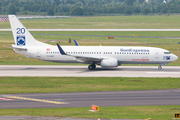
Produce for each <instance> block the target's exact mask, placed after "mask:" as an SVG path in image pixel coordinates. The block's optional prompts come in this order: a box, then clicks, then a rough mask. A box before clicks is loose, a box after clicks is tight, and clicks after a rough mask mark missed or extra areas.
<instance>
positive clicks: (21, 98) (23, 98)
mask: <svg viewBox="0 0 180 120" xmlns="http://www.w3.org/2000/svg"><path fill="white" fill-rule="evenodd" d="M5 97H8V98H16V99H20V100H30V101H38V102H46V103H53V104H68V103H67V102H57V101H50V100H44V99H33V98H26V97H18V96H5Z"/></svg>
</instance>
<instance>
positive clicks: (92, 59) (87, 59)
mask: <svg viewBox="0 0 180 120" xmlns="http://www.w3.org/2000/svg"><path fill="white" fill-rule="evenodd" d="M57 46H58V49H59V51H60V53H61V54H62V55H68V56H72V57H75V58H76V59H77V60H79V61H101V60H102V59H103V58H101V57H90V56H80V55H70V54H67V53H65V52H64V50H63V49H62V48H61V46H60V45H59V44H58V43H57Z"/></svg>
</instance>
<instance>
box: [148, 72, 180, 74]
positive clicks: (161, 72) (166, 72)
mask: <svg viewBox="0 0 180 120" xmlns="http://www.w3.org/2000/svg"><path fill="white" fill-rule="evenodd" d="M146 73H153V74H154V73H157V74H180V72H146Z"/></svg>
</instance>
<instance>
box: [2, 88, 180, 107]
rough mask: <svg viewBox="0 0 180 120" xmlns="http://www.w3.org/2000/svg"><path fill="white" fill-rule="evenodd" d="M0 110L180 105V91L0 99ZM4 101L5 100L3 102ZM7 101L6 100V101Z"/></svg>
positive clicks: (107, 92)
mask: <svg viewBox="0 0 180 120" xmlns="http://www.w3.org/2000/svg"><path fill="white" fill-rule="evenodd" d="M0 98H1V99H0V109H6V108H7V109H9V108H63V107H90V108H91V105H93V104H95V105H98V106H142V105H180V102H179V101H180V89H167V90H140V91H106V92H77V93H34V94H12V95H10V94H4V95H0ZM2 98H4V100H3V99H2ZM5 98H6V99H5Z"/></svg>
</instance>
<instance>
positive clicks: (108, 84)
mask: <svg viewBox="0 0 180 120" xmlns="http://www.w3.org/2000/svg"><path fill="white" fill-rule="evenodd" d="M132 79H133V78H123V77H113V78H112V77H60V78H59V77H0V94H15V93H55V92H89V91H121V90H153V89H178V88H180V85H179V84H177V83H179V78H135V79H134V80H135V81H132Z"/></svg>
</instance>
